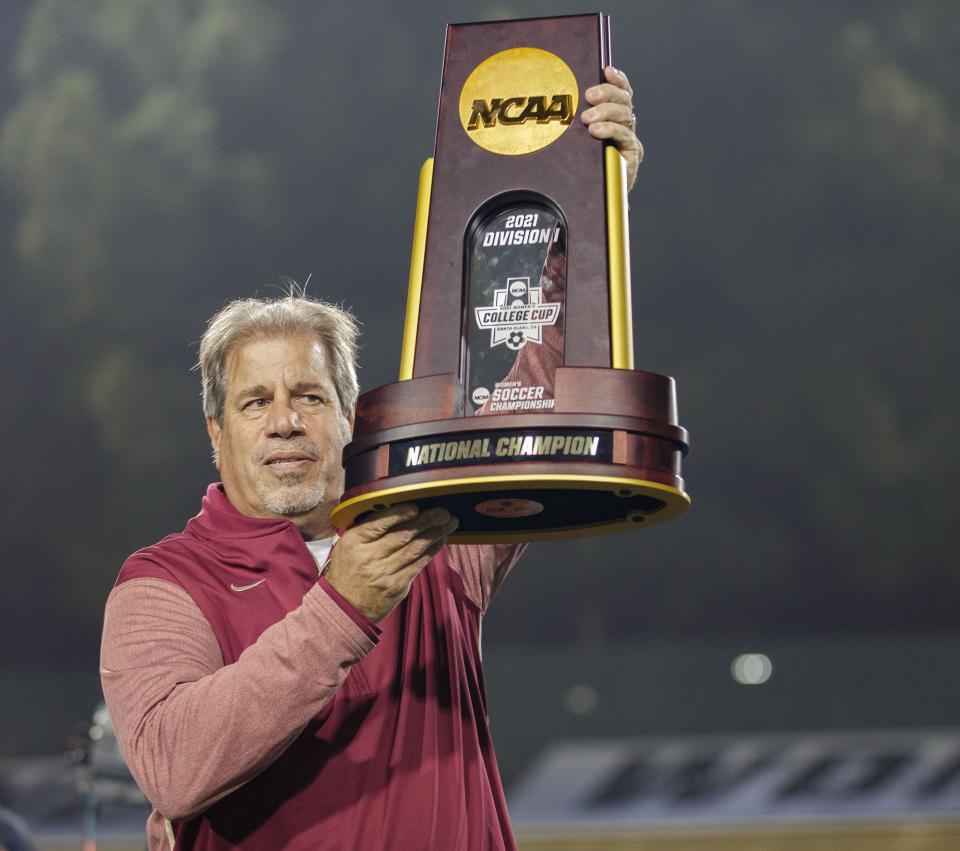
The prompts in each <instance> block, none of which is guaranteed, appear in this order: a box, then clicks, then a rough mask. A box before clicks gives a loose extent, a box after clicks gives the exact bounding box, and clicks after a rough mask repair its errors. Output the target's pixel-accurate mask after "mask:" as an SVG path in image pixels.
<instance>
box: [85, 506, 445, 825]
mask: <svg viewBox="0 0 960 851" xmlns="http://www.w3.org/2000/svg"><path fill="white" fill-rule="evenodd" d="M455 527H456V521H455V520H453V519H452V518H451V517H450V515H449V513H448V512H446V511H445V510H443V509H433V510H431V511H424V512H419V511H418V510H417V508H416V506H413V505H398V506H394V507H393V508H391V509H389V510H387V511H382V512H377V513H376V514H374V515H372V516H371V517H370V518H369V519H368V520H366V521H364V522H363V523H360V524H357V525H356V526H355V527H353V528H352V529H349V530H348V531H347V532H345V533H344V535H343V536H342V537H341V539H340V542H339V543H338V545H337V546H336V547H334V550H333V553H332V554H331V559H330V567H329V570H328V572H327V574H326V577H325V578H322V579H320V580H319V581H318V584H317V585H316V586H314V587H313V588H311V590H310V591H308V592H307V594H306V595H305V596H304V598H303V602H302V604H301V605H300V606H299V607H298V608H297V609H295V610H294V611H292V612H290V613H289V614H288V615H287V616H286V617H285V618H284V619H283V620H281V621H279V622H278V623H276V624H274V625H273V626H271V627H269V628H268V629H266V630H264V632H263V633H262V634H261V636H260V637H259V638H258V639H257V641H256V642H255V643H254V644H252V645H251V646H250V647H248V648H247V649H246V650H244V651H243V653H242V654H241V655H240V658H239V659H237V661H236V662H234V663H233V664H231V665H226V666H224V665H223V659H222V656H221V654H220V648H219V644H218V643H217V640H216V637H215V636H214V634H213V631H212V629H211V628H210V625H209V624H208V623H207V621H206V619H205V618H204V617H203V614H202V613H201V612H200V610H199V608H198V607H197V606H196V604H195V603H194V602H193V600H192V599H191V598H190V596H189V594H187V592H186V591H184V590H183V589H182V588H180V587H178V586H176V585H174V584H172V583H169V582H165V581H162V580H157V579H135V580H130V581H129V582H125V583H123V584H122V585H120V586H119V587H118V588H116V589H114V591H113V593H112V594H111V595H110V598H109V599H108V601H107V609H106V617H105V621H104V629H103V645H102V649H101V679H102V682H103V692H104V697H105V698H106V701H107V706H108V708H109V709H110V715H111V718H112V719H113V723H114V727H115V729H116V731H117V740H118V742H119V744H120V748H121V750H122V751H123V754H124V757H125V758H126V760H127V762H128V764H129V766H130V770H131V772H132V773H133V776H134V778H135V779H136V781H137V783H138V784H139V785H140V788H141V789H142V790H143V792H144V794H145V795H146V796H147V798H148V800H149V801H150V802H151V803H152V804H153V806H154V807H155V808H156V809H157V810H158V811H159V812H160V813H161V815H163V816H164V817H166V818H168V819H170V820H172V821H178V820H183V819H186V818H189V817H191V816H194V815H196V814H198V813H200V812H202V811H203V810H205V809H207V808H208V807H209V806H210V805H211V804H213V803H215V802H216V801H218V800H219V799H220V798H222V797H224V796H225V795H228V794H229V793H230V792H232V791H233V790H234V789H236V788H237V787H239V786H241V785H242V784H244V783H245V782H247V781H248V780H250V779H251V778H253V777H255V776H256V775H257V774H259V773H260V772H261V771H263V769H264V768H266V767H267V766H268V765H270V764H271V763H272V762H273V761H274V760H275V759H276V758H277V757H278V756H279V755H280V754H281V753H283V751H284V750H285V749H286V748H287V747H288V746H289V745H290V743H291V742H292V741H293V739H294V738H296V736H297V735H298V734H299V733H300V731H301V730H303V728H304V726H305V725H306V723H307V722H308V721H309V720H310V719H311V718H313V717H314V716H315V715H316V714H317V713H318V712H320V711H321V710H322V709H323V707H324V706H325V705H326V704H327V703H329V702H330V700H332V699H333V697H334V695H335V694H336V692H337V690H338V689H339V688H340V686H341V685H342V684H343V682H344V680H345V679H346V677H347V675H348V673H349V670H350V667H351V666H352V665H353V664H355V663H356V662H358V661H359V660H360V659H362V658H363V657H364V656H365V655H366V654H367V653H368V652H370V650H371V649H372V648H373V646H374V644H375V643H376V633H377V630H376V628H375V627H373V626H372V625H371V624H370V623H369V622H368V621H379V620H382V619H383V618H384V617H386V616H387V615H388V614H389V613H390V612H391V611H393V609H394V608H395V607H396V606H397V604H398V603H399V602H400V601H401V600H402V599H403V598H404V597H406V595H407V593H408V591H409V588H410V584H411V583H412V582H413V580H414V578H415V577H416V575H417V574H418V573H419V572H420V570H422V569H423V567H424V566H425V565H426V564H427V562H428V561H429V560H430V558H432V557H433V555H434V554H435V553H436V552H437V551H439V549H440V548H442V547H443V545H444V543H445V542H446V537H447V535H449V534H450V532H452V531H453V529H454V528H455ZM337 596H339V597H340V598H341V599H340V600H337V599H335V597H337Z"/></svg>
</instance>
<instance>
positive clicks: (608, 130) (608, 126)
mask: <svg viewBox="0 0 960 851" xmlns="http://www.w3.org/2000/svg"><path fill="white" fill-rule="evenodd" d="M587 129H588V130H589V131H590V135H591V136H594V137H596V138H597V139H609V140H610V141H611V142H613V143H614V144H615V145H616V146H617V150H618V151H620V153H621V154H623V155H624V156H625V157H628V158H629V157H635V158H636V160H637V162H640V161H642V160H643V144H642V143H641V142H640V140H639V139H638V138H637V137H636V136H635V135H634V133H633V131H632V130H629V129H628V128H626V127H624V126H623V125H622V124H620V123H619V122H617V121H595V122H593V123H592V124H590V125H589V126H588V127H587Z"/></svg>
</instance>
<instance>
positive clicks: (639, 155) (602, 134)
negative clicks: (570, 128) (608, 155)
mask: <svg viewBox="0 0 960 851" xmlns="http://www.w3.org/2000/svg"><path fill="white" fill-rule="evenodd" d="M603 76H604V78H605V79H606V81H607V82H605V83H600V85H598V86H591V87H590V88H589V89H587V90H586V91H585V92H584V97H585V98H586V100H587V103H589V104H590V105H591V106H590V109H587V110H585V111H584V112H583V113H581V115H580V118H581V119H582V120H583V123H584V124H586V125H587V130H589V131H590V135H591V136H593V137H595V138H597V139H609V140H610V141H611V142H613V144H614V145H615V146H616V148H617V150H618V151H620V153H621V154H623V158H624V159H625V160H626V161H627V188H628V189H632V188H633V184H634V183H635V182H636V179H637V169H638V168H639V166H640V163H642V162H643V145H641V144H640V140H639V139H638V138H637V132H636V131H637V118H636V116H635V115H634V113H633V89H632V88H630V81H629V80H628V79H627V75H626V74H624V73H623V71H618V70H617V69H616V68H614V67H613V66H611V65H608V66H607V67H606V68H604V69H603Z"/></svg>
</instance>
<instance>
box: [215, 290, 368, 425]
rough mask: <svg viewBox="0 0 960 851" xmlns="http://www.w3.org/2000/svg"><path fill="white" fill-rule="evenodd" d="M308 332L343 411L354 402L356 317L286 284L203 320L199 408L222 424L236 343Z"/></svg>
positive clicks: (351, 408)
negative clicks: (284, 290) (274, 293)
mask: <svg viewBox="0 0 960 851" xmlns="http://www.w3.org/2000/svg"><path fill="white" fill-rule="evenodd" d="M301 335H304V336H313V337H316V338H317V340H319V341H320V344H321V345H322V346H323V348H324V350H325V353H326V355H327V361H328V365H329V368H330V374H331V376H332V378H333V384H334V387H335V388H336V391H337V398H338V399H339V401H340V408H341V410H342V411H343V413H344V415H345V416H346V415H348V414H349V413H350V411H352V410H353V407H354V405H355V404H356V402H357V394H358V393H359V387H358V385H357V321H356V320H355V319H354V318H353V316H352V315H351V314H350V313H348V312H347V311H346V310H343V309H341V308H339V307H337V306H336V305H333V304H328V303H327V302H324V301H320V300H319V299H313V298H309V297H307V296H305V295H303V293H302V292H300V291H298V290H297V289H295V288H293V287H291V290H290V293H289V294H288V295H285V296H282V297H280V298H274V299H268V298H241V299H237V300H236V301H231V302H230V303H229V304H228V305H227V306H226V307H224V308H223V309H222V310H221V311H220V312H219V313H216V314H214V315H213V316H212V317H211V319H210V321H209V322H208V323H207V330H206V331H204V332H203V337H201V338H200V362H199V363H198V364H197V365H198V366H199V367H200V379H201V383H202V385H203V413H204V415H205V416H208V417H212V418H213V419H214V420H216V421H217V423H218V424H219V425H221V426H222V425H223V409H224V403H225V401H226V397H227V358H228V357H229V356H230V352H231V351H233V349H234V348H235V347H236V346H238V345H239V344H241V343H245V342H247V341H248V340H251V339H253V338H256V337H281V336H282V337H295V336H301Z"/></svg>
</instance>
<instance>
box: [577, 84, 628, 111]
mask: <svg viewBox="0 0 960 851" xmlns="http://www.w3.org/2000/svg"><path fill="white" fill-rule="evenodd" d="M583 94H584V97H585V98H586V99H587V103H590V104H593V105H594V106H596V105H597V104H598V103H619V104H621V105H623V106H627V107H631V108H632V107H633V97H632V96H631V95H630V92H628V91H625V90H624V89H621V88H619V87H618V86H615V85H613V84H612V83H600V84H599V85H597V86H591V87H590V88H589V89H587V90H586V91H585V92H584V93H583Z"/></svg>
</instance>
